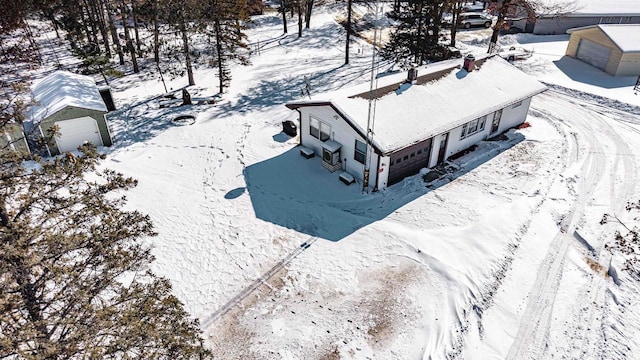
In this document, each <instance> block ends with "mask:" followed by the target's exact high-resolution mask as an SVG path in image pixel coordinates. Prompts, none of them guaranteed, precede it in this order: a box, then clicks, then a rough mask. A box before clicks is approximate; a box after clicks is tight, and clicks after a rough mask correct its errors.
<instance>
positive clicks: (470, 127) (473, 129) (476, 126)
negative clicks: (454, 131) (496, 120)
mask: <svg viewBox="0 0 640 360" xmlns="http://www.w3.org/2000/svg"><path fill="white" fill-rule="evenodd" d="M486 121H487V115H484V116H481V117H479V118H477V119H473V120H471V121H469V122H468V123H466V124H464V125H462V132H461V133H460V140H462V139H464V138H467V137H469V136H471V135H474V134H477V133H479V132H481V131H482V130H484V125H485V123H486Z"/></svg>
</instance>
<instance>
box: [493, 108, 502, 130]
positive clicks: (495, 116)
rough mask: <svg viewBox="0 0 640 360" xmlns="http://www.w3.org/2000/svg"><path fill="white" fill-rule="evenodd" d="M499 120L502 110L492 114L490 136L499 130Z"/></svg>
mask: <svg viewBox="0 0 640 360" xmlns="http://www.w3.org/2000/svg"><path fill="white" fill-rule="evenodd" d="M500 118H502V109H500V110H498V111H496V112H494V113H493V122H491V134H495V133H496V131H498V129H499V128H500Z"/></svg>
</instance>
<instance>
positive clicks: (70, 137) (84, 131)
mask: <svg viewBox="0 0 640 360" xmlns="http://www.w3.org/2000/svg"><path fill="white" fill-rule="evenodd" d="M56 125H58V129H59V131H60V135H58V136H57V137H56V142H57V144H58V150H60V152H61V153H63V152H67V151H73V150H76V149H77V148H78V146H80V145H82V144H84V143H85V142H90V143H92V144H94V145H96V146H100V145H102V138H101V137H100V132H99V131H98V124H97V123H96V120H95V119H93V118H90V117H88V116H85V117H81V118H77V119H71V120H65V121H58V122H57V123H56Z"/></svg>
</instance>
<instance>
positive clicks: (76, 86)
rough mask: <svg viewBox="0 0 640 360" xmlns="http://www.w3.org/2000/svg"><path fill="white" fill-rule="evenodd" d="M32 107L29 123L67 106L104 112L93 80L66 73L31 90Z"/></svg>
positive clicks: (46, 79)
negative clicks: (34, 102)
mask: <svg viewBox="0 0 640 360" xmlns="http://www.w3.org/2000/svg"><path fill="white" fill-rule="evenodd" d="M31 92H32V95H33V98H34V100H35V101H36V104H35V105H33V106H31V107H30V109H29V115H30V116H29V119H28V120H31V121H39V120H42V119H44V118H45V117H48V116H50V115H52V114H55V113H56V112H58V111H60V110H62V109H64V108H65V107H67V106H73V107H78V108H82V109H90V110H98V111H105V112H106V111H107V107H106V106H105V104H104V101H103V100H102V97H101V96H100V92H99V91H98V87H97V86H96V83H95V81H94V80H93V78H91V77H89V76H85V75H79V74H74V73H71V72H68V71H56V72H53V73H51V74H49V75H47V76H46V77H44V78H43V79H42V80H40V81H38V82H37V83H36V84H34V85H33V86H32V88H31Z"/></svg>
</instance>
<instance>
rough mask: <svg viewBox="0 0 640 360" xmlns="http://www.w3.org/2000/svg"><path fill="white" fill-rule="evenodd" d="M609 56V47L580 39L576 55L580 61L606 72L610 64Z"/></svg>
mask: <svg viewBox="0 0 640 360" xmlns="http://www.w3.org/2000/svg"><path fill="white" fill-rule="evenodd" d="M609 56H611V49H609V48H608V47H606V46H602V45H600V44H598V43H595V42H593V41H590V40H587V39H580V44H578V52H577V53H576V57H577V58H578V59H580V60H582V61H584V62H586V63H589V64H591V65H593V66H595V67H597V68H599V69H602V70H604V69H605V68H606V67H607V63H608V62H609Z"/></svg>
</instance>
